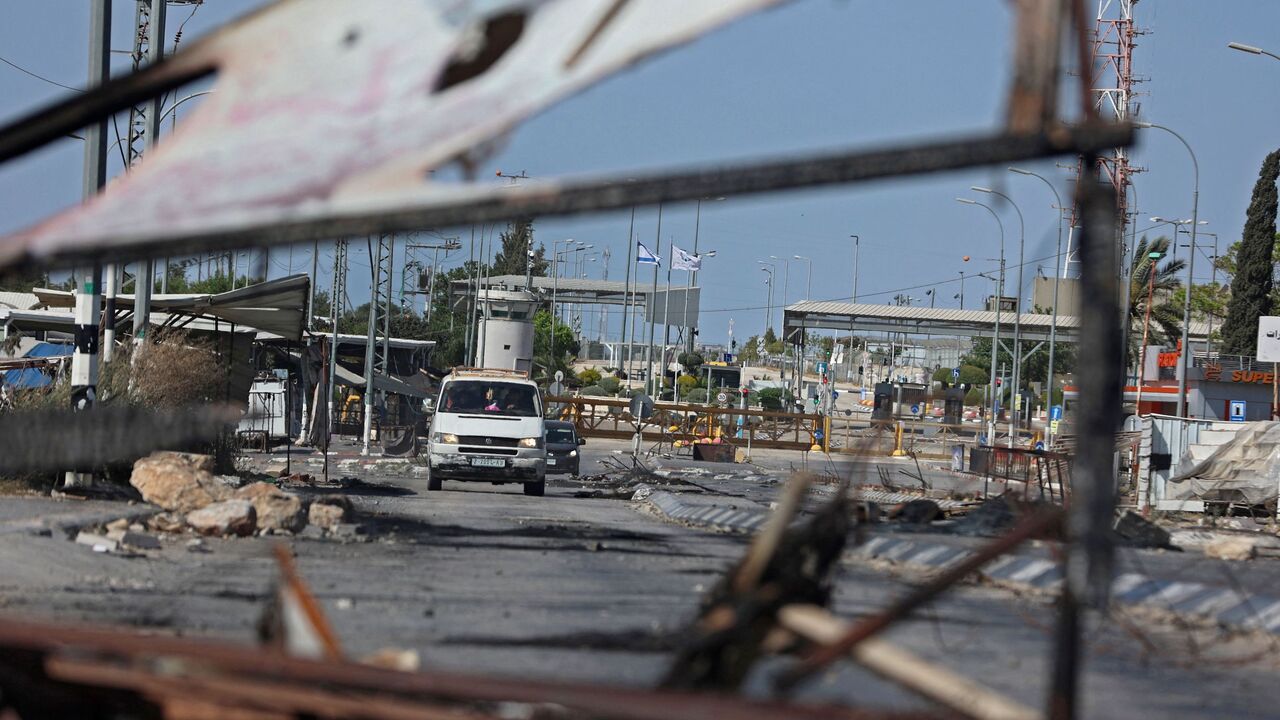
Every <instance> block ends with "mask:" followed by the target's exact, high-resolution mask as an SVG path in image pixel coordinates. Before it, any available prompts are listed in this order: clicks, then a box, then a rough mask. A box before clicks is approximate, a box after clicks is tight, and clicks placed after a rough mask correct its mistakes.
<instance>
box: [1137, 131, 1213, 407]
mask: <svg viewBox="0 0 1280 720" xmlns="http://www.w3.org/2000/svg"><path fill="white" fill-rule="evenodd" d="M1134 126H1135V127H1140V128H1157V129H1159V130H1164V131H1165V132H1167V133H1169V134H1170V135H1172V136H1174V137H1176V138H1178V142H1180V143H1182V146H1183V147H1185V148H1186V149H1187V153H1188V154H1189V155H1191V168H1192V170H1193V171H1194V173H1195V184H1194V185H1193V190H1192V193H1191V258H1190V259H1189V260H1188V261H1187V291H1186V293H1185V294H1184V298H1183V303H1182V357H1181V358H1180V359H1179V360H1180V362H1179V364H1180V365H1181V369H1182V371H1181V372H1180V373H1178V417H1186V414H1187V375H1188V374H1189V373H1190V372H1191V345H1190V344H1189V342H1188V338H1187V331H1188V330H1189V329H1190V327H1191V282H1192V280H1191V279H1192V272H1193V271H1194V269H1195V264H1196V225H1198V224H1199V218H1200V163H1199V161H1197V160H1196V153H1195V151H1194V150H1192V149H1191V145H1190V144H1189V143H1188V142H1187V141H1186V139H1185V138H1183V137H1182V136H1181V135H1179V134H1178V133H1177V132H1175V131H1174V130H1172V129H1170V128H1167V127H1165V126H1164V125H1158V124H1156V123H1149V122H1138V123H1134ZM1173 237H1174V242H1175V243H1176V242H1177V238H1178V234H1177V233H1176V232H1175V233H1174V235H1173Z"/></svg>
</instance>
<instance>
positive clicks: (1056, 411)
mask: <svg viewBox="0 0 1280 720" xmlns="http://www.w3.org/2000/svg"><path fill="white" fill-rule="evenodd" d="M1049 419H1050V420H1061V419H1062V406H1061V405H1054V406H1053V407H1051V408H1049Z"/></svg>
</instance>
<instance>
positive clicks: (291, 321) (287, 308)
mask: <svg viewBox="0 0 1280 720" xmlns="http://www.w3.org/2000/svg"><path fill="white" fill-rule="evenodd" d="M308 283H309V279H308V278H307V276H306V275H291V276H289V277H285V278H279V279H277V280H269V281H267V282H264V283H258V284H256V285H249V286H247V287H243V288H240V289H238V290H231V291H229V292H224V293H218V294H216V295H195V294H183V295H174V294H169V295H152V296H151V309H152V310H156V311H161V312H167V313H170V314H177V315H191V316H193V317H212V318H217V319H219V320H225V321H227V322H229V323H234V324H236V325H243V326H246V327H252V328H256V329H258V330H262V331H264V332H269V333H271V334H273V335H279V336H280V337H282V338H285V339H287V340H301V339H302V329H303V327H304V326H305V325H306V319H307V318H306V315H307V294H308V287H309V285H308ZM33 292H34V293H35V295H36V297H38V298H39V299H40V301H41V302H42V303H43V304H45V305H46V306H48V307H51V308H55V307H65V308H70V307H75V294H74V293H72V292H70V291H68V290H51V289H49V288H36V289H35V290H34V291H33ZM133 299H134V297H133V295H120V296H118V297H117V298H116V307H117V308H127V309H132V308H133Z"/></svg>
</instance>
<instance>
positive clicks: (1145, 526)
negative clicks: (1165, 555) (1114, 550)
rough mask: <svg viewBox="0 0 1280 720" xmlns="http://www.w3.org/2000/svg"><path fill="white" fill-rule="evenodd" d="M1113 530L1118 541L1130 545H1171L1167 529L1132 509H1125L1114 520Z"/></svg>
mask: <svg viewBox="0 0 1280 720" xmlns="http://www.w3.org/2000/svg"><path fill="white" fill-rule="evenodd" d="M1115 530H1116V535H1117V536H1118V537H1119V538H1120V542H1122V543H1124V544H1125V545H1128V546H1130V547H1141V548H1167V547H1172V544H1171V543H1170V536H1169V531H1168V530H1165V529H1164V528H1162V527H1160V526H1159V525H1156V524H1155V523H1153V522H1151V521H1150V520H1148V519H1146V518H1144V517H1142V516H1141V515H1139V514H1138V513H1136V512H1134V511H1132V510H1127V511H1125V513H1124V514H1123V515H1121V516H1120V519H1118V520H1116V528H1115Z"/></svg>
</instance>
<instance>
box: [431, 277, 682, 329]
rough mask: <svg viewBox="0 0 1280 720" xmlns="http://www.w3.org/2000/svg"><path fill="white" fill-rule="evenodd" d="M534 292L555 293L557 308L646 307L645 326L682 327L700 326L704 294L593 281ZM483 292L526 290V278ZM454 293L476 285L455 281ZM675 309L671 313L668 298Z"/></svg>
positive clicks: (540, 284) (551, 283)
mask: <svg viewBox="0 0 1280 720" xmlns="http://www.w3.org/2000/svg"><path fill="white" fill-rule="evenodd" d="M532 283H533V290H534V292H537V293H539V294H541V295H542V296H543V297H544V298H545V299H547V300H550V299H551V295H552V294H553V293H554V294H555V298H556V304H557V305H633V306H641V307H644V309H645V310H644V314H645V316H644V319H645V322H649V321H653V322H656V323H660V324H670V325H674V326H679V327H697V326H698V307H699V299H700V297H701V294H702V291H701V289H700V288H697V287H685V286H683V285H682V286H676V285H672V286H671V289H670V290H669V291H668V290H667V287H666V283H665V282H664V281H662V280H659V281H658V290H657V292H654V290H653V283H652V282H647V283H646V282H644V281H639V282H635V283H632V284H631V285H629V286H628V284H627V283H626V282H624V281H621V280H590V279H585V278H564V277H562V278H549V277H534V278H532ZM479 286H480V288H481V292H483V289H484V288H486V287H487V288H492V289H494V290H516V289H520V290H522V289H524V286H525V277H524V276H523V275H496V276H494V277H491V278H487V279H485V280H483V281H481V282H480V284H479ZM449 291H450V293H451V294H452V295H453V296H454V297H455V298H464V297H467V296H468V295H469V294H470V293H471V292H474V289H473V281H471V280H466V279H463V280H454V281H452V282H451V283H450V288H449ZM668 297H669V298H670V303H671V308H670V310H668V309H667V298H668Z"/></svg>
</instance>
